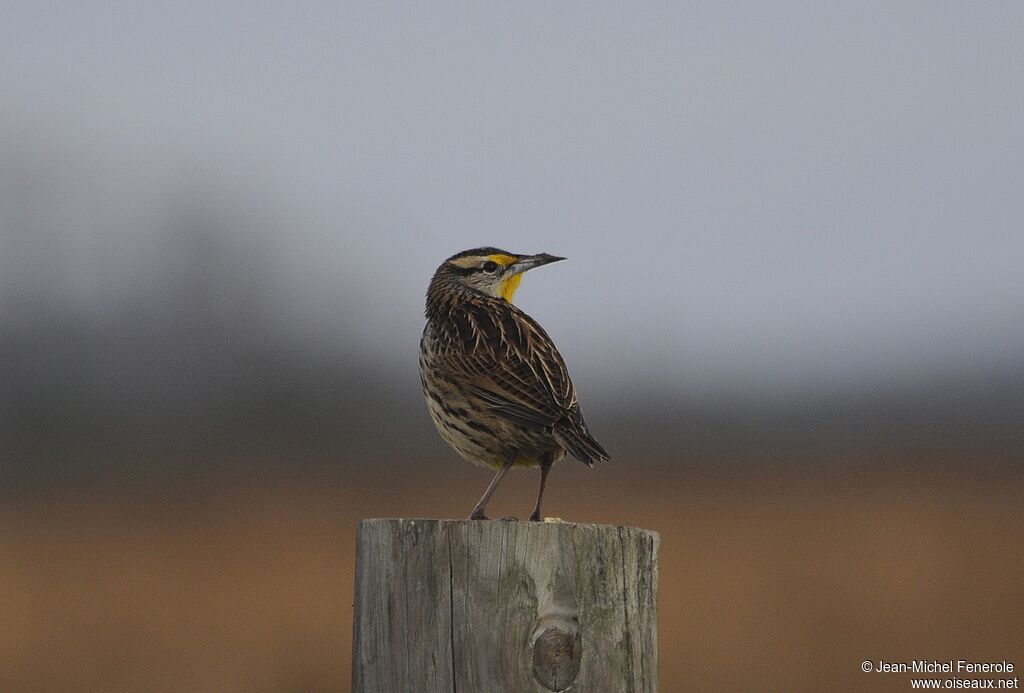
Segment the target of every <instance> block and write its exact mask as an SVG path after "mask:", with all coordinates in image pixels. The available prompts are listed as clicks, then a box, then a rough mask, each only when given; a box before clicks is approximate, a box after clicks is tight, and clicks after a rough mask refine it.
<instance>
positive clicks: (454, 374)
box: [420, 248, 608, 521]
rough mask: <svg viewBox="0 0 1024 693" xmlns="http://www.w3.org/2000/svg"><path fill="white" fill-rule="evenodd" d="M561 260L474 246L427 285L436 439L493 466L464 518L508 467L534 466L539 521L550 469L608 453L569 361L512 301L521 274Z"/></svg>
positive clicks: (423, 373)
mask: <svg viewBox="0 0 1024 693" xmlns="http://www.w3.org/2000/svg"><path fill="white" fill-rule="evenodd" d="M564 259H565V258H561V257H555V256H554V255H548V254H547V253H541V254H539V255H514V254H512V253H508V252H505V251H504V250H499V249H497V248H476V249H474V250H467V251H465V252H462V253H459V254H457V255H453V256H452V257H450V258H448V259H447V260H445V261H444V262H443V263H442V264H441V266H440V267H438V268H437V272H435V273H434V277H433V279H432V280H431V281H430V288H429V289H428V290H427V307H426V317H427V325H426V327H425V328H424V330H423V339H422V340H421V341H420V379H421V381H422V383H423V394H424V396H425V397H426V400H427V408H428V409H429V411H430V417H431V418H432V419H433V420H434V425H435V426H437V430H438V432H439V433H440V434H441V437H442V438H444V439H445V441H447V442H448V444H449V445H451V446H452V447H453V448H454V449H455V451H456V452H457V453H459V455H461V456H462V457H463V458H464V459H466V460H468V461H470V462H473V463H475V464H480V465H485V466H488V467H491V468H492V469H497V473H496V474H495V475H494V478H493V479H492V480H491V483H490V484H489V485H488V486H487V490H485V491H484V494H483V496H481V498H480V501H479V502H478V503H477V504H476V507H474V508H473V512H472V513H470V515H469V519H471V520H482V519H486V518H485V516H484V510H485V509H486V507H487V503H488V501H489V500H490V499H491V496H492V495H494V491H495V489H496V488H497V487H498V483H499V482H500V481H501V479H502V477H503V476H505V473H506V472H507V471H508V470H509V469H510V468H512V467H514V466H515V467H540V490H539V491H538V492H537V505H536V507H535V508H534V510H533V514H531V515H530V519H531V520H535V521H539V520H541V519H542V516H541V509H540V506H541V501H542V500H543V498H544V485H545V483H546V482H547V478H548V472H549V471H550V470H551V466H552V465H553V464H554V463H555V462H558V461H559V460H561V459H562V458H563V457H565V455H566V453H569V454H571V455H572V456H573V457H575V458H576V459H578V460H579V461H580V462H583V463H584V464H586V465H587V466H592V465H593V464H594V462H597V461H600V460H606V459H608V453H607V452H605V450H604V448H602V447H601V445H600V444H599V443H598V442H597V441H596V440H594V438H593V436H591V435H590V432H589V431H588V430H587V425H586V423H584V421H583V414H582V413H580V405H579V403H577V401H576V391H575V388H574V387H573V384H572V381H571V380H570V379H569V373H568V371H567V370H566V368H565V362H564V361H563V360H562V356H561V354H559V353H558V349H556V348H555V345H554V343H552V341H551V338H550V337H548V335H547V333H546V332H544V329H543V328H542V327H541V326H540V325H538V324H537V322H536V321H535V320H534V319H533V318H531V317H530V316H529V315H527V314H526V313H524V312H523V311H521V310H519V309H518V308H516V307H515V306H514V305H512V296H513V295H514V294H515V292H516V289H517V288H518V287H519V283H520V281H522V278H523V273H524V272H526V271H527V270H531V269H533V268H535V267H540V266H542V265H547V264H549V263H552V262H558V261H559V260H564Z"/></svg>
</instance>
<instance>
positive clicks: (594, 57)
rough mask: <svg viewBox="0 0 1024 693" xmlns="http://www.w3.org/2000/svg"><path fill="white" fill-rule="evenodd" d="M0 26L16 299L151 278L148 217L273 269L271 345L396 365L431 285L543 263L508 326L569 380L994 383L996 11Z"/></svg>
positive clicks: (77, 20)
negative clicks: (47, 193) (34, 289)
mask: <svg viewBox="0 0 1024 693" xmlns="http://www.w3.org/2000/svg"><path fill="white" fill-rule="evenodd" d="M4 15H5V20H4V21H3V22H0V93H2V94H3V108H2V110H0V152H3V153H5V156H6V157H7V158H8V160H9V161H10V160H12V157H14V158H15V159H17V161H19V162H20V165H21V166H22V167H21V168H18V169H17V171H16V172H15V173H11V172H10V171H8V174H7V178H8V179H7V180H5V181H4V186H5V189H4V191H3V194H4V196H5V198H6V200H5V201H4V204H6V205H8V206H10V205H12V204H13V203H14V202H20V198H18V195H20V194H21V193H19V191H23V190H25V189H26V187H25V185H23V181H18V180H14V179H13V178H14V177H17V176H19V175H21V174H20V172H21V171H25V170H28V171H35V170H37V169H38V170H39V171H41V172H42V173H40V175H41V176H42V177H44V178H46V179H47V180H48V181H49V182H48V183H47V185H49V186H50V189H51V196H52V197H53V199H54V200H55V202H54V204H53V209H52V210H50V212H47V214H49V215H50V216H47V218H46V219H45V220H43V221H39V220H36V222H37V224H38V225H39V227H40V228H42V229H44V231H45V232H47V233H53V234H55V237H58V238H59V243H58V245H61V247H63V248H65V250H64V251H62V253H61V255H60V262H59V263H58V265H59V268H60V269H59V270H53V266H52V265H50V266H49V267H47V268H46V269H47V270H51V271H54V272H55V273H56V274H57V275H58V277H57V278H56V279H53V278H47V279H46V280H45V281H46V282H52V281H57V282H58V283H61V282H62V284H60V285H61V286H64V287H65V288H66V291H67V295H68V300H69V301H73V302H77V304H80V306H81V307H82V308H83V310H86V309H90V306H92V308H95V307H96V306H97V305H99V306H101V305H103V304H105V303H107V302H109V301H111V300H114V299H113V298H112V297H113V296H115V295H116V294H117V293H118V292H121V291H124V290H125V289H126V288H130V287H131V286H132V283H133V282H134V281H137V280H138V278H139V276H141V275H145V274H146V272H147V271H148V269H147V268H149V267H150V266H152V265H158V264H159V263H160V262H161V257H162V256H163V254H164V253H165V252H166V245H165V244H164V241H162V240H161V239H160V238H159V229H160V225H159V224H157V223H155V222H154V219H157V218H159V217H160V215H166V214H168V213H170V212H169V210H170V209H173V208H174V206H175V205H176V204H178V203H179V201H180V200H181V199H189V200H192V199H193V198H196V199H199V200H200V201H201V202H202V203H203V204H207V205H210V206H212V207H214V208H219V207H220V206H224V207H226V208H230V209H240V210H242V212H241V213H240V215H241V218H244V219H249V220H252V223H251V224H248V223H247V224H243V225H242V226H240V227H238V228H231V229H229V231H228V232H230V233H233V234H236V235H237V236H238V237H239V239H241V241H242V242H243V243H244V242H249V241H250V240H252V241H256V240H258V241H259V242H261V243H265V244H267V247H269V248H271V249H272V252H273V261H272V263H271V266H270V273H271V274H270V276H268V277H267V282H270V284H271V285H272V286H273V287H274V290H275V292H277V294H278V295H279V296H280V306H281V310H282V311H283V312H287V314H288V318H287V319H291V320H294V321H295V324H296V325H297V326H298V328H299V329H303V326H308V325H329V326H333V328H332V329H336V330H337V331H338V333H339V334H341V333H342V332H344V336H345V337H347V338H349V339H351V340H354V343H355V344H356V345H358V346H357V348H358V349H360V350H362V351H364V352H367V353H380V354H382V355H384V356H385V357H389V358H394V359H395V363H396V364H401V365H396V367H397V368H399V369H408V370H410V371H411V370H413V369H414V368H415V349H416V342H417V340H418V336H419V330H420V328H421V324H422V317H421V311H422V295H423V292H424V290H425V287H426V282H427V280H428V279H429V276H430V274H431V273H432V271H433V269H434V268H435V267H436V265H437V264H438V263H439V262H440V261H441V260H442V259H443V258H444V257H446V256H447V255H449V254H452V253H454V252H457V251H459V250H462V249H464V248H467V247H473V246H477V245H485V244H486V245H497V246H500V247H504V248H506V249H508V250H511V251H513V252H539V251H548V252H552V253H556V254H559V255H565V256H568V257H569V259H570V261H569V262H567V263H562V264H559V265H555V266H552V267H549V268H545V269H543V270H539V271H537V272H536V273H534V274H532V275H531V276H529V277H528V278H527V280H526V281H525V282H524V284H523V288H522V289H521V290H520V294H519V298H518V303H519V305H520V306H522V307H523V308H524V309H526V310H527V311H528V312H530V313H531V314H533V315H534V316H535V317H537V318H538V319H539V320H540V321H541V322H542V323H543V324H544V325H545V326H546V327H547V328H548V331H549V332H550V333H551V334H552V336H553V337H554V338H555V339H556V342H558V343H559V345H560V347H561V348H562V351H563V353H564V354H565V355H566V358H567V360H568V361H569V364H570V367H571V369H572V371H573V373H574V376H575V378H576V380H577V382H578V383H579V382H580V381H584V380H586V381H590V382H599V383H603V385H604V386H613V385H616V384H618V383H620V382H626V381H629V380H632V379H637V378H638V379H639V380H640V382H642V383H646V384H650V385H654V386H664V387H675V386H677V385H678V386H684V387H687V388H691V389H700V388H722V387H725V388H738V389H741V390H742V389H760V390H765V389H768V390H771V389H773V388H793V387H798V388H799V387H805V386H806V387H820V386H824V387H830V388H835V387H838V388H852V389H857V388H860V387H862V385H863V383H864V382H878V381H879V380H880V379H890V378H893V377H901V378H905V377H909V378H913V377H917V376H924V377H929V376H931V375H935V374H942V373H949V372H975V371H977V370H979V369H986V368H988V367H990V366H991V367H993V368H996V367H1017V366H1020V364H1021V361H1022V354H1024V272H1022V271H1021V267H1022V264H1024V193H1022V191H1024V4H1021V3H1019V2H987V3H962V2H961V3H946V2H918V3H909V2H907V3H892V2H851V3H811V2H807V3H750V4H747V3H688V4H687V3H676V2H672V3H649V4H638V3H629V4H627V3H614V4H611V3H586V4H583V3H522V2H519V3H465V4H454V3H423V4H419V3H395V4H388V3H380V2H374V3H347V2H343V3H339V2H332V3H321V4H301V3H276V4H263V5H261V4H258V3H251V2H248V3H223V2H208V1H205V0H204V1H203V2H178V3H170V4H168V3H159V4H158V3H148V4H145V3H128V2H123V3H114V2H103V1H98V2H89V3H38V2H15V3H11V2H9V3H7V4H6V8H5V12H4ZM27 189H29V190H33V189H34V188H32V186H31V185H29V186H28V188H27ZM53 190H56V191H58V192H56V193H53V192H52V191H53ZM8 232H10V230H8V231H5V232H4V233H5V234H6V233H8ZM97 248H100V249H102V250H97ZM111 254H113V255H114V256H116V260H114V261H112V260H111V259H110V256H111ZM23 259H24V258H20V259H19V260H18V261H17V262H18V263H19V264H21V265H24V264H25V263H24V262H23ZM30 259H31V258H30ZM51 259H52V258H50V257H49V256H45V257H39V258H35V260H36V261H38V262H46V263H47V264H48V265H49V264H50V260H51ZM7 262H8V266H7V267H6V269H5V271H13V270H12V268H11V266H10V265H13V264H14V263H15V262H16V261H15V260H11V256H8V261H7ZM111 262H114V265H115V268H116V269H117V271H109V265H110V263H111ZM104 263H106V264H104ZM100 266H102V267H104V268H107V269H105V270H104V271H102V272H100V271H99V270H98V268H99V267H100ZM22 273H23V275H24V276H26V277H29V279H26V281H28V282H31V276H33V275H34V272H28V273H26V270H24V267H22ZM36 276H44V277H49V275H48V274H47V273H46V271H45V270H44V271H43V272H42V273H41V274H39V275H36ZM371 285H372V288H371ZM8 286H10V282H8ZM340 311H344V312H345V317H344V319H342V318H339V315H338V314H339V312H340ZM353 326H355V327H353ZM328 333H329V332H328ZM666 373H667V374H668V377H664V376H665V374H666ZM584 374H585V375H584Z"/></svg>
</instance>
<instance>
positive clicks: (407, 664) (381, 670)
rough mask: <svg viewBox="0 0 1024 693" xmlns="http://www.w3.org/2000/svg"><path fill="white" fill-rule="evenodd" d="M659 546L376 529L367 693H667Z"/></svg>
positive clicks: (550, 534) (519, 526)
mask: <svg viewBox="0 0 1024 693" xmlns="http://www.w3.org/2000/svg"><path fill="white" fill-rule="evenodd" d="M658 543H659V539H658V535H657V533H655V532H650V531H646V530H642V529H635V528H630V527H610V526H602V525H578V524H569V523H536V522H503V521H447V520H407V519H388V520H363V521H362V522H360V523H359V527H358V536H357V554H356V594H355V637H354V642H353V667H352V681H353V685H352V688H353V691H355V692H356V693H402V692H404V691H417V692H433V691H446V692H449V691H450V692H452V693H502V692H503V691H508V692H509V693H524V692H525V693H531V692H533V691H537V692H539V693H546V692H547V691H560V690H573V691H585V692H587V693H591V692H595V693H600V692H603V691H607V692H609V693H653V692H655V691H657V688H658V682H657V675H658V641H657V594H658Z"/></svg>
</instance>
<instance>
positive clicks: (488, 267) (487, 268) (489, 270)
mask: <svg viewBox="0 0 1024 693" xmlns="http://www.w3.org/2000/svg"><path fill="white" fill-rule="evenodd" d="M482 269H483V271H484V273H485V274H494V273H495V272H497V271H498V263H497V262H492V261H491V260H488V261H487V262H485V263H484V266H483V268H482Z"/></svg>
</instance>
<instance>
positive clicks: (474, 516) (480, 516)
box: [466, 510, 487, 520]
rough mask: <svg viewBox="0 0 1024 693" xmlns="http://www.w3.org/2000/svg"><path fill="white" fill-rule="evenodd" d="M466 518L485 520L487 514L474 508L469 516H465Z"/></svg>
mask: <svg viewBox="0 0 1024 693" xmlns="http://www.w3.org/2000/svg"><path fill="white" fill-rule="evenodd" d="M466 519H467V520H486V519H487V516H486V515H484V511H483V510H474V511H473V512H471V513H470V514H469V517H467V518H466Z"/></svg>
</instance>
